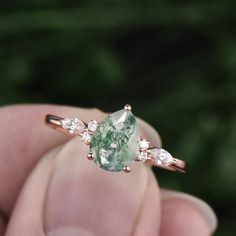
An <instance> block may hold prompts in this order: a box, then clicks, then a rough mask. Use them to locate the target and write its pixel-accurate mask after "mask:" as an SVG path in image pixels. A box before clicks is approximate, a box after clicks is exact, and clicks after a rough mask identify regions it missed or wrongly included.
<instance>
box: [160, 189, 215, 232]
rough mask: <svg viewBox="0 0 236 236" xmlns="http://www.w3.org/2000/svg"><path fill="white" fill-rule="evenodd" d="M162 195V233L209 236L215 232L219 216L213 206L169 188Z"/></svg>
mask: <svg viewBox="0 0 236 236" xmlns="http://www.w3.org/2000/svg"><path fill="white" fill-rule="evenodd" d="M161 195H162V206H163V207H162V223H161V235H169V236H172V235H175V236H178V235H180V236H185V235H186V236H188V235H191V236H195V235H196V236H197V235H201V236H209V235H211V234H212V233H214V231H215V229H216V226H217V218H216V215H215V213H214V212H213V210H212V208H211V207H210V206H209V205H208V204H207V203H205V202H204V201H203V200H201V199H198V198H196V197H194V196H191V195H189V194H184V193H180V192H175V191H169V190H164V191H162V194H161ZM170 222H171V224H170Z"/></svg>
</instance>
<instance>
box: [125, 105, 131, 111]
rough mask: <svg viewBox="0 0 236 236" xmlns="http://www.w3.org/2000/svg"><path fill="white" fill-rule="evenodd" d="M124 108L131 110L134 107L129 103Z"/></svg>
mask: <svg viewBox="0 0 236 236" xmlns="http://www.w3.org/2000/svg"><path fill="white" fill-rule="evenodd" d="M124 109H125V110H127V111H131V109H132V107H131V106H130V105H129V104H126V105H125V106H124Z"/></svg>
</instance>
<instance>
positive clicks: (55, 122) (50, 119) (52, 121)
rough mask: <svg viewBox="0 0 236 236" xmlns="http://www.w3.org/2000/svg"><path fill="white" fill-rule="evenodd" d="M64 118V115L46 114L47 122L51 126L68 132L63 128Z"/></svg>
mask: <svg viewBox="0 0 236 236" xmlns="http://www.w3.org/2000/svg"><path fill="white" fill-rule="evenodd" d="M62 120H63V118H62V117H60V116H55V115H51V114H47V115H46V116H45V124H46V125H48V126H49V127H51V128H53V129H56V130H58V131H60V132H63V133H66V134H68V133H67V132H66V131H65V129H63V127H62V124H61V121H62Z"/></svg>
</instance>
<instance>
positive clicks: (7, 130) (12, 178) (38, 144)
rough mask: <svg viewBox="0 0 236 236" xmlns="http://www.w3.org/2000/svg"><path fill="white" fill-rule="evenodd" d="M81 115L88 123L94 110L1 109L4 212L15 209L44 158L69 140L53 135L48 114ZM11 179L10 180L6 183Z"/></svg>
mask: <svg viewBox="0 0 236 236" xmlns="http://www.w3.org/2000/svg"><path fill="white" fill-rule="evenodd" d="M49 112H52V113H55V114H61V115H68V116H69V115H71V116H74V115H77V116H78V115H79V116H80V117H81V119H84V120H85V121H87V120H88V119H89V116H90V115H92V114H94V115H95V118H96V119H101V117H103V116H104V114H102V113H101V112H94V110H88V109H79V108H72V107H64V106H48V105H38V106H12V107H5V108H1V109H0V139H1V143H0V161H1V165H0V204H1V206H0V207H1V209H2V211H3V212H9V211H10V210H11V209H12V206H13V204H14V201H15V198H16V196H17V193H18V192H19V189H20V188H21V186H22V183H23V182H24V180H25V178H26V176H27V175H28V173H29V172H30V170H31V169H32V167H33V166H34V165H35V163H36V162H37V161H38V160H39V158H40V156H42V155H43V153H45V152H46V151H48V150H49V149H51V148H52V147H54V146H56V145H58V144H60V143H62V142H65V141H66V140H68V137H67V136H64V135H58V133H56V132H50V131H49V130H48V128H47V127H45V125H44V117H45V114H46V113H49ZM6 180H7V181H6Z"/></svg>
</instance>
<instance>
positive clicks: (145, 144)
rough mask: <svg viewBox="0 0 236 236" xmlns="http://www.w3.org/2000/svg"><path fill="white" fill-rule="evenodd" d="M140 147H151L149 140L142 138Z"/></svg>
mask: <svg viewBox="0 0 236 236" xmlns="http://www.w3.org/2000/svg"><path fill="white" fill-rule="evenodd" d="M139 147H140V148H141V149H143V150H147V149H148V148H149V142H148V141H147V140H146V139H140V142H139Z"/></svg>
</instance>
